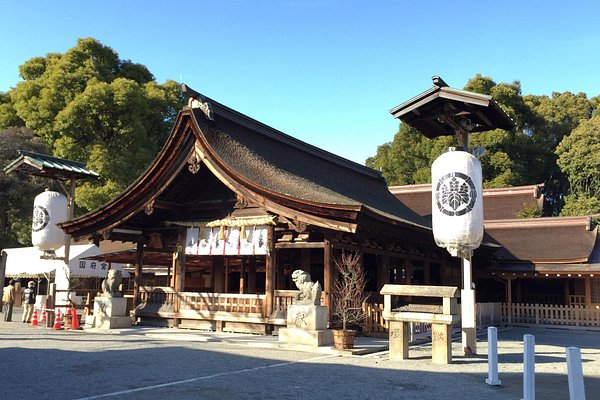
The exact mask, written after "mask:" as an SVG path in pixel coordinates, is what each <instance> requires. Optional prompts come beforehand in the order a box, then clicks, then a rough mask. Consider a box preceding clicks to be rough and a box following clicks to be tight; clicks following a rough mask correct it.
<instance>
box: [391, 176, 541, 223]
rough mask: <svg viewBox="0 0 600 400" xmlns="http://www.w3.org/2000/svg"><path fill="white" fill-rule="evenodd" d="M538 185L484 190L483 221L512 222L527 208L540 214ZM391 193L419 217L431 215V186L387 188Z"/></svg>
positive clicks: (539, 188) (539, 190) (539, 187)
mask: <svg viewBox="0 0 600 400" xmlns="http://www.w3.org/2000/svg"><path fill="white" fill-rule="evenodd" d="M542 187H543V184H540V185H529V186H519V187H509V188H501V189H484V190H483V216H484V218H485V219H486V220H497V219H513V218H518V214H519V212H520V211H521V210H523V208H524V207H525V206H527V205H532V206H536V207H537V208H538V209H539V210H540V211H541V210H542V206H543V204H542V203H543V200H544V198H543V195H542V194H541V188H542ZM390 192H392V194H394V196H396V198H398V199H399V200H400V201H401V202H403V203H404V204H406V206H408V207H409V208H410V209H412V210H413V211H415V212H416V213H417V214H419V215H423V216H425V215H431V184H422V185H408V186H390Z"/></svg>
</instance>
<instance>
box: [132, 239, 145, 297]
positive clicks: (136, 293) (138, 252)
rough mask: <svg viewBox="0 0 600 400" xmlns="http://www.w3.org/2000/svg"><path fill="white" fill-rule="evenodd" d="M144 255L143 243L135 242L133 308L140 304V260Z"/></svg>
mask: <svg viewBox="0 0 600 400" xmlns="http://www.w3.org/2000/svg"><path fill="white" fill-rule="evenodd" d="M143 255H144V243H142V241H141V240H140V241H139V242H137V247H136V252H135V272H134V275H133V308H135V307H137V306H138V305H139V304H140V301H141V300H140V286H141V285H142V260H143Z"/></svg>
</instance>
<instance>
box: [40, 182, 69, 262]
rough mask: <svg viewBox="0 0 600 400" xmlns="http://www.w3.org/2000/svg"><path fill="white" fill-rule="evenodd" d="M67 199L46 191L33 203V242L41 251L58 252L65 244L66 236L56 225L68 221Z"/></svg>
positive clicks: (59, 194)
mask: <svg viewBox="0 0 600 400" xmlns="http://www.w3.org/2000/svg"><path fill="white" fill-rule="evenodd" d="M67 205H68V202H67V197H66V196H65V195H64V194H62V193H58V192H52V191H45V192H43V193H40V194H38V195H37V196H36V197H35V200H34V201H33V223H32V225H31V241H32V243H33V245H34V246H35V247H36V248H38V249H40V250H56V249H58V248H59V247H60V246H62V245H64V244H65V234H64V233H63V231H62V230H61V229H60V228H59V227H57V226H56V224H58V223H61V222H65V221H66V220H67Z"/></svg>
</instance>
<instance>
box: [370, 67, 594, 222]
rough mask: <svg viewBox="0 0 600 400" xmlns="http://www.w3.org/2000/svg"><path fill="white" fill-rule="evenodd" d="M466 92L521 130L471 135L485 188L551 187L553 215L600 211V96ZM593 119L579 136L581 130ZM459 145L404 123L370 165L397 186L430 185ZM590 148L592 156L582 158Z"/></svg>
mask: <svg viewBox="0 0 600 400" xmlns="http://www.w3.org/2000/svg"><path fill="white" fill-rule="evenodd" d="M464 89H465V90H468V91H472V92H477V93H483V94H488V95H491V96H493V98H494V99H495V100H496V101H497V102H498V103H499V104H500V105H501V106H502V108H503V109H504V110H505V111H506V112H507V114H508V115H509V116H510V117H511V118H512V119H513V121H514V122H515V125H516V128H515V129H514V130H513V131H510V132H507V131H503V130H493V131H489V132H480V133H474V134H472V135H471V145H472V146H473V147H476V146H481V147H483V148H484V149H485V150H486V153H485V154H484V155H483V156H482V157H481V162H482V169H483V180H484V187H487V188H497V187H506V186H517V185H527V184H537V183H544V184H545V197H546V200H547V204H546V207H545V209H546V213H547V214H548V215H556V214H558V213H559V211H560V209H561V207H562V205H563V204H565V203H566V206H565V209H564V213H565V214H567V213H568V214H570V215H572V214H574V213H576V214H580V213H598V212H600V208H599V207H598V199H599V198H600V196H599V194H598V193H599V192H598V189H599V188H598V186H594V185H593V184H591V183H590V180H591V179H592V176H595V177H596V179H598V178H597V177H598V176H599V170H598V168H599V166H600V159H599V158H598V156H597V155H594V154H592V152H593V150H592V149H594V145H595V143H597V141H596V142H593V139H592V138H598V137H600V129H598V128H599V127H598V126H597V125H598V124H597V123H592V121H593V120H595V119H596V118H593V119H592V120H590V118H592V115H594V111H595V110H596V109H597V106H598V105H599V103H600V100H599V98H598V97H596V98H592V99H588V98H587V96H586V95H585V94H583V93H579V94H573V93H570V92H565V93H553V94H552V96H534V95H527V96H523V95H522V94H521V84H520V82H518V81H515V82H512V83H500V84H497V83H496V82H494V81H493V80H492V79H491V78H488V77H484V76H482V75H477V76H475V77H473V78H472V79H470V80H469V82H468V83H467V85H466V86H465V87H464ZM588 120H590V123H585V124H584V125H581V126H582V128H581V130H582V132H579V130H578V129H579V128H578V127H579V126H580V123H581V122H582V121H584V122H585V121H588ZM584 129H585V132H587V133H584V132H583V130H584ZM453 140H454V139H453V138H451V137H441V138H436V139H433V140H429V139H426V138H425V137H423V136H421V135H420V134H419V133H418V132H416V131H415V130H413V129H412V128H410V127H409V126H407V125H406V124H401V125H400V129H399V131H398V133H397V134H396V135H395V136H394V140H393V141H392V142H389V143H385V144H383V145H381V146H379V147H378V149H377V154H376V155H375V156H374V157H371V158H369V159H368V160H367V165H368V166H370V167H372V168H375V169H378V170H381V171H382V173H383V175H384V176H385V178H386V179H387V180H388V183H389V184H390V185H407V184H415V183H427V182H430V179H431V177H430V167H431V164H432V162H433V161H434V160H435V159H436V158H437V157H438V156H439V155H440V154H442V153H443V151H444V150H445V148H447V147H448V146H451V145H452V143H453ZM583 148H589V149H590V151H589V152H587V153H585V154H583ZM595 151H596V152H597V151H598V150H597V148H596V150H595ZM559 156H560V161H559ZM584 164H585V165H584ZM594 168H595V169H594ZM575 172H577V173H575ZM594 173H595V175H594ZM586 174H587V175H586ZM595 182H597V180H596V181H595ZM584 188H585V189H584ZM576 204H577V205H576ZM530 214H531V213H529V212H526V210H525V211H524V213H523V215H530Z"/></svg>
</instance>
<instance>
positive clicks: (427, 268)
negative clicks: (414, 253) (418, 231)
mask: <svg viewBox="0 0 600 400" xmlns="http://www.w3.org/2000/svg"><path fill="white" fill-rule="evenodd" d="M423 282H424V284H425V285H431V264H430V263H429V257H428V258H427V260H426V261H425V262H424V263H423ZM440 329H441V328H440Z"/></svg>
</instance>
